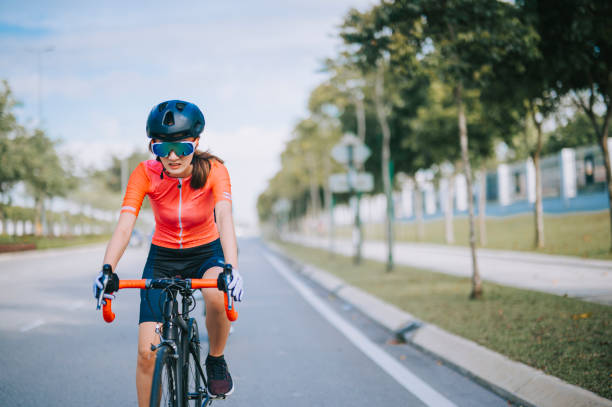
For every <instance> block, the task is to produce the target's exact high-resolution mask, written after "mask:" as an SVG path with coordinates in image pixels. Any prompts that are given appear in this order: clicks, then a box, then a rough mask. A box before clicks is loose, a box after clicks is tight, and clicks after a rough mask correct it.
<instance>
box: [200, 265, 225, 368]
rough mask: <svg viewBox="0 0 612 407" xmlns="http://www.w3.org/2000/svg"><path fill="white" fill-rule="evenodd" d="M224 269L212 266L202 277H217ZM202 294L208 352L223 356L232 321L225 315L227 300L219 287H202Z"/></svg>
mask: <svg viewBox="0 0 612 407" xmlns="http://www.w3.org/2000/svg"><path fill="white" fill-rule="evenodd" d="M222 271H223V269H222V268H221V267H212V268H210V269H208V270H206V272H205V273H204V276H203V277H202V278H214V279H216V278H217V276H218V275H219V273H221V272H222ZM202 296H203V297H204V301H205V302H206V330H207V331H208V340H209V343H210V348H209V350H208V353H209V354H210V355H211V356H221V355H223V351H224V349H225V344H226V343H227V337H228V336H229V331H230V326H231V323H230V321H229V320H228V319H227V316H226V315H225V302H224V298H223V291H219V289H217V288H204V289H202Z"/></svg>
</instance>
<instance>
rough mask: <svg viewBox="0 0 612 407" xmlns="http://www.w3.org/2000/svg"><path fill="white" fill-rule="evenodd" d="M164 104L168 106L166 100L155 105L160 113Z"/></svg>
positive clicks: (164, 106)
mask: <svg viewBox="0 0 612 407" xmlns="http://www.w3.org/2000/svg"><path fill="white" fill-rule="evenodd" d="M166 106H168V102H164V103H160V104H159V106H157V111H158V112H160V113H161V112H162V110H164V109H165V108H166Z"/></svg>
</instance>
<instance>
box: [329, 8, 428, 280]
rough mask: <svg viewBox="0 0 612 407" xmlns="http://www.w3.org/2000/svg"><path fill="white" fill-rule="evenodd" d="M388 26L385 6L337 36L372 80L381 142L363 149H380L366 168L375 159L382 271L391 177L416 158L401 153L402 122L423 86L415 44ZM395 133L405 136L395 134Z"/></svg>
mask: <svg viewBox="0 0 612 407" xmlns="http://www.w3.org/2000/svg"><path fill="white" fill-rule="evenodd" d="M389 23H390V20H389V9H388V8H387V7H385V5H384V4H383V5H381V6H377V7H373V8H372V9H370V10H369V11H367V12H365V13H360V12H359V11H357V10H351V11H350V12H349V13H348V15H347V17H346V18H345V21H344V24H343V26H342V32H341V34H340V35H341V37H342V38H343V39H344V41H345V43H346V44H347V47H348V49H347V51H346V53H347V54H348V55H349V56H350V57H349V59H350V60H351V61H352V63H353V65H354V66H356V67H358V68H359V69H360V70H361V72H362V77H364V78H366V79H370V78H371V79H370V81H371V82H370V86H371V87H372V88H373V92H372V94H371V98H372V100H373V104H374V111H375V114H376V119H377V121H378V125H379V131H378V132H377V133H378V134H379V135H380V142H379V143H371V144H370V143H368V144H369V145H370V146H376V145H377V144H378V145H379V146H380V148H378V147H375V148H373V149H372V150H373V152H374V154H373V157H372V158H373V159H372V158H371V159H370V160H369V162H370V163H372V162H375V161H376V160H377V155H378V153H379V154H380V161H379V163H380V170H377V171H376V172H375V174H377V173H378V174H380V178H381V179H382V184H383V188H384V193H385V196H386V200H387V210H386V214H387V216H386V231H387V233H386V235H387V238H386V240H387V270H391V269H392V267H393V255H392V253H393V251H392V247H393V218H394V214H393V212H394V210H393V195H392V193H393V172H394V171H399V170H404V169H406V170H407V171H406V172H408V173H414V172H415V171H416V168H414V167H413V163H414V161H413V160H412V159H413V158H414V157H415V156H416V154H415V153H416V152H414V151H410V150H408V149H406V148H402V143H401V139H402V137H403V136H405V135H407V133H408V131H409V127H408V123H407V121H406V120H407V119H409V118H410V117H412V116H414V115H415V114H416V109H417V107H418V106H419V105H420V104H421V102H422V100H423V98H424V94H425V91H424V89H425V88H426V83H427V80H426V77H425V76H424V75H422V72H421V70H420V69H418V64H417V63H416V59H417V55H416V48H415V47H414V43H413V42H411V41H410V38H407V37H405V36H404V35H403V34H402V33H401V32H399V31H394V30H393V28H392V27H391V26H390V25H389ZM372 85H373V86H372ZM400 129H404V130H406V132H403V131H397V130H400ZM367 141H368V134H367V133H366V142H367ZM395 146H397V147H398V148H397V149H396V148H394V147H395ZM396 158H397V160H396ZM396 164H397V165H396Z"/></svg>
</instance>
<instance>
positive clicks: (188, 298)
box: [98, 264, 238, 407]
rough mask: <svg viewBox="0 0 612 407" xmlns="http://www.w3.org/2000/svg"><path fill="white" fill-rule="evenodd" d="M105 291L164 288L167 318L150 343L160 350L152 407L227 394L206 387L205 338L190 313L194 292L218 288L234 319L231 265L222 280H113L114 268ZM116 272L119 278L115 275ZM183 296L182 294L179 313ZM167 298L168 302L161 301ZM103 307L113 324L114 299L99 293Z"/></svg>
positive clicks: (206, 401) (201, 404) (185, 405)
mask: <svg viewBox="0 0 612 407" xmlns="http://www.w3.org/2000/svg"><path fill="white" fill-rule="evenodd" d="M102 271H103V273H104V279H103V286H104V288H103V292H106V293H112V292H115V291H117V290H121V289H125V288H140V289H145V290H146V289H152V288H157V289H162V290H163V292H164V293H165V295H162V296H161V297H160V306H161V307H160V309H161V310H162V317H163V321H162V324H161V331H160V329H159V327H158V328H157V329H156V333H157V334H158V335H159V337H160V342H159V344H158V345H153V344H151V350H152V351H156V356H155V370H154V373H153V384H152V387H151V402H150V406H151V407H160V406H164V407H190V406H197V407H205V406H209V405H210V404H212V402H213V400H215V399H219V398H221V399H223V398H225V396H220V397H216V396H211V395H210V394H209V393H208V391H207V383H206V375H205V373H204V370H203V369H202V363H201V360H200V336H199V333H198V325H197V322H196V320H195V319H194V318H192V317H190V316H189V313H190V312H191V311H193V310H194V309H195V305H196V301H195V299H194V298H193V293H194V290H196V289H199V288H218V289H219V290H221V291H223V292H224V297H225V310H226V314H227V318H228V319H229V320H230V321H235V320H236V319H237V318H238V313H237V312H236V309H235V307H234V302H233V301H232V297H231V296H230V295H228V289H227V286H228V284H229V283H230V281H231V279H232V266H231V264H225V265H223V272H222V273H220V274H219V277H218V278H217V279H181V278H161V279H141V280H119V278H118V277H114V279H112V280H111V278H110V277H111V275H113V274H112V270H111V269H110V266H108V267H105V268H104V269H103V270H102ZM113 276H116V274H114V275H113ZM178 294H180V295H181V305H180V312H179V302H178ZM162 302H163V304H161V303H162ZM100 306H102V315H103V317H104V320H105V321H106V322H108V323H110V322H113V320H114V319H115V314H114V313H113V310H112V300H110V299H104V300H103V296H102V295H100V298H99V299H98V309H99V308H100Z"/></svg>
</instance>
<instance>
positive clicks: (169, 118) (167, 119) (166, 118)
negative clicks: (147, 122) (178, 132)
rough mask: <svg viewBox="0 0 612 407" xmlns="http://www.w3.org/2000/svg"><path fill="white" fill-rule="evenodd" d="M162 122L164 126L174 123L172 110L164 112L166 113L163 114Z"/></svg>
mask: <svg viewBox="0 0 612 407" xmlns="http://www.w3.org/2000/svg"><path fill="white" fill-rule="evenodd" d="M163 123H164V124H165V125H166V126H173V125H174V114H173V113H172V112H166V114H165V115H164V120H163Z"/></svg>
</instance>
